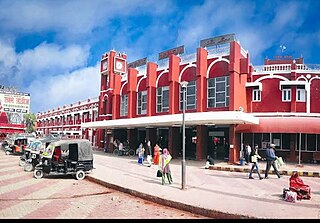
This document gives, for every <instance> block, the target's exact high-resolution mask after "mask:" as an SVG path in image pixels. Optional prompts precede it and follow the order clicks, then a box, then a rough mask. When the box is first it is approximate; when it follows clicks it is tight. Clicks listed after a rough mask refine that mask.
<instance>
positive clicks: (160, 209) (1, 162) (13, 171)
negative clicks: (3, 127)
mask: <svg viewBox="0 0 320 223" xmlns="http://www.w3.org/2000/svg"><path fill="white" fill-rule="evenodd" d="M18 160H19V156H14V155H8V156H7V155H4V152H3V151H2V150H1V151H0V207H1V210H0V218H1V219H55V218H59V219H74V218H77V219H80V218H81V219H110V218H111V219H116V218H131V219H132V218H135V219H143V218H161V219H166V218H167V219H172V218H175V219H179V218H181V219H187V218H189V219H202V218H206V217H203V216H200V215H196V214H192V213H189V212H185V211H181V210H178V209H174V208H170V207H167V206H163V205H159V204H155V203H152V202H150V201H146V200H143V199H140V198H137V197H134V196H132V195H129V194H125V193H122V192H119V191H116V190H114V189H110V188H107V187H105V186H102V185H99V184H96V183H94V182H91V181H89V180H87V179H85V180H82V181H78V180H75V179H74V178H73V177H71V176H49V177H45V178H42V179H38V180H37V179H35V178H33V173H32V172H25V171H24V170H23V168H22V167H20V166H18Z"/></svg>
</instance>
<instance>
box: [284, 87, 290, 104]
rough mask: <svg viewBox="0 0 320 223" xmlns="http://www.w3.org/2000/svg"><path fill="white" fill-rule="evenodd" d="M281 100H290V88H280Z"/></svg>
mask: <svg viewBox="0 0 320 223" xmlns="http://www.w3.org/2000/svg"><path fill="white" fill-rule="evenodd" d="M282 101H291V88H283V89H282Z"/></svg>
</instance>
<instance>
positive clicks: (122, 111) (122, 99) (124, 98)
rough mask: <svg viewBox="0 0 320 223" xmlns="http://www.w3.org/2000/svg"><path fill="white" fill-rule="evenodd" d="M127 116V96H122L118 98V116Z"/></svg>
mask: <svg viewBox="0 0 320 223" xmlns="http://www.w3.org/2000/svg"><path fill="white" fill-rule="evenodd" d="M127 115H128V95H127V94H124V95H121V97H120V116H127Z"/></svg>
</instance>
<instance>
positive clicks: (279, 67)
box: [254, 64, 320, 74]
mask: <svg viewBox="0 0 320 223" xmlns="http://www.w3.org/2000/svg"><path fill="white" fill-rule="evenodd" d="M291 71H296V72H304V73H305V72H308V73H320V64H296V69H295V70H292V69H291V64H273V65H260V66H254V73H257V74H259V73H276V72H277V73H289V72H291Z"/></svg>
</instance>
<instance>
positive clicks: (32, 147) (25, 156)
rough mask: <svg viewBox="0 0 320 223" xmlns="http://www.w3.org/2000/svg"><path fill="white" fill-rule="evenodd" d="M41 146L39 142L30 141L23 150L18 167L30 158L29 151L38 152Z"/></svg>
mask: <svg viewBox="0 0 320 223" xmlns="http://www.w3.org/2000/svg"><path fill="white" fill-rule="evenodd" d="M40 145H41V142H40V141H39V140H31V141H30V142H29V143H28V145H27V147H26V148H25V149H24V153H23V154H22V156H20V159H19V166H24V165H25V164H26V161H27V160H28V159H30V158H31V151H32V150H38V147H39V146H40Z"/></svg>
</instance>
